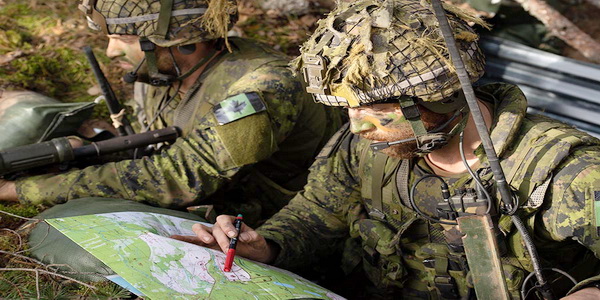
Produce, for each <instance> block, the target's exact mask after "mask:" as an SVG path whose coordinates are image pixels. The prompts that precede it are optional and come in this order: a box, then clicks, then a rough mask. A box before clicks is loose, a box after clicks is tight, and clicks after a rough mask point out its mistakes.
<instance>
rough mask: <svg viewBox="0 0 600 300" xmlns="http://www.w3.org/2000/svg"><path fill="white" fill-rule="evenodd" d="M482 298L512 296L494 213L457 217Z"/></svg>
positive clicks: (474, 278) (476, 285)
mask: <svg viewBox="0 0 600 300" xmlns="http://www.w3.org/2000/svg"><path fill="white" fill-rule="evenodd" d="M457 221H458V227H459V228H460V231H461V232H462V233H463V234H464V235H465V236H464V237H463V238H462V239H463V243H464V246H465V253H466V255H467V262H468V264H469V268H470V270H471V275H472V278H473V285H474V286H475V293H476V294H477V298H478V299H497V300H503V299H506V300H509V299H510V296H509V294H508V287H507V286H506V281H505V279H504V272H503V271H502V263H501V262H500V254H499V251H498V244H497V242H496V236H495V234H494V225H493V223H492V219H491V218H490V215H474V216H466V217H460V218H458V219H457Z"/></svg>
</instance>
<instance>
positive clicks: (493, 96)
mask: <svg viewBox="0 0 600 300" xmlns="http://www.w3.org/2000/svg"><path fill="white" fill-rule="evenodd" d="M475 93H476V95H477V97H478V98H480V99H482V100H484V101H486V102H488V103H490V102H492V104H493V111H492V114H493V121H492V127H491V130H490V137H491V139H492V143H493V144H494V148H495V149H496V153H497V155H498V157H501V156H502V155H503V154H504V153H505V152H506V149H507V148H508V146H509V145H511V143H512V141H513V140H514V139H515V137H517V134H518V132H519V129H520V128H521V124H522V123H523V118H524V117H525V115H526V113H527V99H526V98H525V95H523V92H521V90H520V89H519V88H518V87H517V86H515V85H511V84H504V83H493V84H487V85H483V86H480V87H478V88H477V89H476V90H475ZM490 100H491V101H490ZM475 154H476V155H477V156H478V157H479V160H480V161H482V162H484V161H485V162H487V158H486V157H485V151H484V150H483V147H482V146H479V147H478V148H477V149H476V150H475Z"/></svg>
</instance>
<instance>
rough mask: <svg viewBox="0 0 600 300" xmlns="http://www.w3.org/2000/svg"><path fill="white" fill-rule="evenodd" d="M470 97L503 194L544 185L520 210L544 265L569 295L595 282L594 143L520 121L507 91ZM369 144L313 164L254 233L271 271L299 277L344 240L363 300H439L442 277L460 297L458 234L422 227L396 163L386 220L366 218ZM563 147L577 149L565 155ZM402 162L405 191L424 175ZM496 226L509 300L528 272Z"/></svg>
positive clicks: (597, 172)
mask: <svg viewBox="0 0 600 300" xmlns="http://www.w3.org/2000/svg"><path fill="white" fill-rule="evenodd" d="M477 95H478V96H479V97H480V98H483V99H488V100H489V101H491V103H492V105H493V108H494V111H495V117H494V121H495V123H494V124H493V127H492V131H491V137H492V141H493V143H494V145H495V147H496V150H497V152H498V155H499V157H500V158H501V162H502V164H503V166H504V167H505V172H507V174H514V176H513V177H507V178H508V179H509V180H511V179H512V181H511V185H512V184H513V182H519V184H517V186H513V188H515V189H517V190H518V194H519V196H520V197H521V199H522V200H523V199H527V196H529V194H527V193H529V192H530V187H529V186H528V184H529V183H530V182H533V181H535V180H536V179H535V177H536V176H538V175H537V174H542V173H544V174H551V176H552V177H551V185H550V186H549V188H548V190H547V191H546V193H545V198H544V201H543V203H542V204H541V206H537V207H529V206H528V205H523V207H522V208H521V209H520V210H519V214H520V215H521V217H522V218H524V221H525V224H526V226H527V227H528V229H529V230H530V232H533V233H534V242H535V245H536V247H537V249H538V252H539V254H540V256H541V259H542V266H543V267H549V266H552V267H557V268H560V269H562V270H564V271H567V272H568V273H569V274H571V275H572V276H574V277H575V278H576V279H577V280H578V281H580V284H579V285H578V286H577V288H579V287H581V286H582V285H583V284H585V283H587V282H590V281H598V280H600V275H599V272H598V270H599V265H600V264H599V260H598V257H599V256H600V237H599V229H598V228H600V227H599V226H600V222H598V220H600V218H599V216H600V209H598V207H600V205H599V204H598V203H600V146H599V145H600V141H598V140H597V139H595V138H593V137H591V136H589V135H587V134H585V133H581V132H579V131H577V130H575V129H572V128H571V127H569V126H567V125H564V124H562V123H559V122H558V121H554V120H551V119H547V118H543V117H538V116H533V115H528V114H526V111H525V110H526V100H525V98H524V96H523V94H522V92H521V91H520V90H519V89H518V88H517V87H515V86H511V85H506V84H493V85H486V86H483V87H480V88H478V89H477ZM540 126H542V127H546V129H548V130H547V131H546V132H547V133H545V134H544V136H539V137H538V140H539V141H541V143H540V144H539V145H540V147H542V148H541V151H537V152H535V153H537V154H538V155H539V157H527V154H530V153H531V151H529V150H530V149H531V147H529V146H528V145H531V143H532V142H533V143H535V141H536V138H535V137H534V138H532V136H535V135H536V130H538V128H539V127H540ZM549 128H550V129H549ZM554 130H558V131H564V132H566V133H564V134H560V135H559V136H560V138H559V139H558V140H554V141H553V142H547V141H548V140H546V138H547V136H549V135H550V134H548V132H550V133H551V132H554ZM530 133H534V134H533V135H531V134H530ZM528 134H529V135H528ZM525 137H527V138H525ZM525 139H527V140H525ZM532 140H533V141H532ZM576 141H583V142H581V143H579V144H577V143H578V142H576ZM370 143H371V141H369V140H365V139H362V138H360V137H358V136H354V135H348V136H347V138H345V139H344V140H342V142H341V144H340V145H339V149H338V150H337V151H336V152H334V153H333V154H332V156H330V157H329V158H328V159H325V158H321V159H317V160H316V161H315V163H314V164H313V166H312V167H311V173H310V175H309V178H308V184H307V186H306V187H305V190H304V191H303V192H302V193H300V194H298V195H297V196H296V197H295V198H294V199H292V200H291V201H290V203H289V204H288V205H287V206H286V207H284V208H283V209H282V210H281V211H280V212H279V213H277V214H276V215H274V216H273V217H272V218H271V219H269V220H268V221H267V222H266V223H265V224H264V225H262V226H261V227H260V228H258V232H259V233H260V234H261V235H263V236H264V237H266V238H267V239H269V240H271V241H274V242H275V243H277V244H278V245H279V246H280V247H281V252H280V254H279V256H278V258H277V260H276V262H275V264H276V265H278V266H280V267H283V268H288V269H297V268H300V267H302V265H306V264H312V263H315V262H316V261H317V260H318V259H319V257H322V256H323V255H326V254H328V253H331V252H332V251H334V250H336V249H334V247H339V246H340V245H341V242H340V243H338V242H336V241H343V240H345V239H348V238H351V239H350V241H351V244H352V243H353V244H354V248H352V247H350V248H349V247H347V248H346V255H345V258H347V260H346V264H345V268H346V270H351V269H352V268H354V267H355V266H356V265H357V264H359V263H360V262H361V260H362V265H361V266H362V269H363V270H364V272H365V273H366V274H367V277H368V278H369V279H370V280H371V282H372V284H373V286H375V287H376V288H375V289H373V290H372V291H371V292H375V293H374V294H369V296H370V297H371V298H374V297H376V295H377V294H379V295H380V296H381V297H383V298H392V297H396V299H397V298H398V297H402V299H439V298H438V297H439V295H438V293H437V292H436V285H435V283H434V280H435V279H436V278H440V277H443V278H449V277H447V276H450V277H451V278H452V279H453V280H454V281H455V282H456V286H457V288H458V293H459V294H460V295H458V296H466V294H467V292H468V288H470V287H472V286H473V285H472V281H471V280H470V279H469V276H468V271H467V270H466V269H465V267H464V263H465V258H464V253H462V252H461V251H458V250H457V249H456V248H454V247H450V246H449V245H450V244H452V242H454V241H455V240H456V236H457V231H456V228H453V227H452V226H446V225H444V227H443V226H442V225H439V224H431V223H428V222H427V221H424V220H423V219H420V218H418V217H417V215H416V214H415V212H414V211H413V210H412V209H411V208H409V207H410V206H409V204H408V203H407V199H404V198H402V197H401V196H400V194H401V192H400V191H399V190H398V184H399V183H398V182H397V180H396V176H394V175H395V172H396V170H397V169H398V165H399V164H400V161H399V160H398V159H393V158H389V159H388V160H387V163H386V164H385V169H384V170H385V172H384V176H383V178H384V181H383V184H384V185H383V188H382V191H381V193H382V195H383V197H382V198H383V212H384V213H385V215H386V218H385V221H381V220H378V219H374V218H371V217H369V216H368V211H370V209H371V208H372V206H371V205H372V204H371V193H372V191H371V188H372V182H371V181H372V180H373V178H372V169H373V161H374V158H375V157H376V153H374V152H372V150H371V149H370V148H369V147H368V146H369V144H370ZM569 145H578V146H575V147H573V148H571V149H569ZM563 149H566V150H563ZM480 150H481V149H479V150H478V151H476V154H477V155H478V156H479V157H480V160H481V162H482V163H481V167H480V168H479V169H478V170H477V172H478V173H479V174H480V176H481V177H482V178H483V179H484V180H485V179H489V178H490V177H491V176H489V175H490V174H489V170H487V168H486V160H485V159H484V157H483V156H484V155H483V152H482V151H480ZM555 151H566V152H565V153H564V154H565V155H567V156H566V158H565V159H562V160H560V161H553V158H554V157H556V156H555V155H554V154H553V152H555ZM522 157H524V159H523V161H527V162H529V163H527V164H525V165H526V166H527V167H526V170H516V168H517V167H516V166H518V165H519V164H518V163H516V162H519V159H520V158H522ZM409 163H410V165H409V166H410V172H409V180H408V184H409V185H408V186H409V187H410V186H412V183H413V182H415V180H416V179H418V178H420V177H422V176H423V175H425V174H429V173H432V170H431V168H430V167H429V166H428V165H427V164H426V162H425V161H424V158H418V159H413V160H410V161H409ZM513 170H516V171H514V172H513ZM486 173H487V174H486ZM428 179H431V178H428ZM428 179H426V180H423V182H422V183H421V184H419V185H418V186H417V189H416V192H415V202H416V205H417V206H418V207H419V208H420V209H421V210H422V211H424V212H425V213H427V214H429V215H433V216H435V207H436V206H437V204H438V203H439V202H441V192H440V188H439V182H438V181H436V180H433V179H432V180H428ZM444 179H445V180H446V181H447V182H448V183H449V184H450V186H451V188H450V190H451V192H452V193H453V194H454V193H455V190H456V189H458V188H464V187H472V186H473V183H472V182H471V180H470V177H469V175H468V174H458V175H456V176H446V177H444ZM530 180H531V181H530ZM524 187H525V188H524ZM523 202H524V200H523V201H522V203H523ZM500 222H501V228H503V230H505V231H504V236H505V238H503V239H501V243H502V244H504V246H506V249H507V250H506V253H504V255H503V257H502V262H503V268H504V272H505V275H506V278H507V283H508V287H509V289H510V292H511V295H512V297H513V298H514V299H519V298H520V296H519V294H518V290H519V289H520V286H521V283H522V282H523V280H524V277H525V276H526V275H527V274H529V272H530V271H532V266H531V262H530V261H529V258H528V255H527V254H526V252H525V249H524V246H523V244H522V241H521V239H520V235H519V234H518V232H516V229H514V228H512V227H510V226H506V224H505V222H504V221H503V220H501V221H500ZM323 241H327V243H323ZM586 278H587V279H586ZM552 280H554V279H552ZM562 280H563V281H562V282H561V280H559V281H557V282H553V287H556V288H557V289H558V290H560V291H561V292H562V293H563V294H564V293H566V292H567V291H568V290H569V288H571V287H572V284H569V283H568V282H564V278H563V279H562ZM561 288H562V289H561Z"/></svg>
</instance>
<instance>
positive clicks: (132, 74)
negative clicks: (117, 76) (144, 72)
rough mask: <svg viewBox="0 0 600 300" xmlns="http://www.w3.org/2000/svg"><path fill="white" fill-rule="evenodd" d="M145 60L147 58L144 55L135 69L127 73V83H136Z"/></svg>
mask: <svg viewBox="0 0 600 300" xmlns="http://www.w3.org/2000/svg"><path fill="white" fill-rule="evenodd" d="M145 61H146V58H145V57H144V58H143V59H142V61H140V63H139V64H138V65H137V67H135V70H133V71H131V72H128V73H127V74H125V76H123V81H125V82H127V83H134V82H135V81H136V80H137V78H138V75H137V72H138V71H139V70H140V67H141V66H142V64H143V63H144V62H145Z"/></svg>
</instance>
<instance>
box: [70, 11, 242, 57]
mask: <svg viewBox="0 0 600 300" xmlns="http://www.w3.org/2000/svg"><path fill="white" fill-rule="evenodd" d="M87 2H88V1H87V0H83V4H82V5H81V6H80V9H81V10H83V11H84V12H85V13H86V14H87V16H88V18H87V20H88V25H89V27H90V28H92V29H95V30H103V31H104V33H106V34H119V35H136V36H139V37H146V38H148V39H149V40H150V41H152V42H153V43H155V44H157V45H159V46H161V47H172V46H178V45H185V44H193V43H197V42H202V41H208V40H214V39H218V38H227V31H229V29H231V27H233V24H235V22H236V21H237V17H238V15H237V6H236V1H234V0H194V1H189V0H174V1H173V6H172V9H171V10H170V11H171V14H170V16H171V17H170V18H169V19H167V20H169V22H168V28H166V31H165V32H164V33H163V32H160V31H161V28H160V26H161V24H160V22H161V21H160V13H161V9H162V5H161V2H164V1H160V0H141V1H131V0H98V1H97V2H95V6H94V7H90V4H89V3H87ZM92 12H94V13H92Z"/></svg>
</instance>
